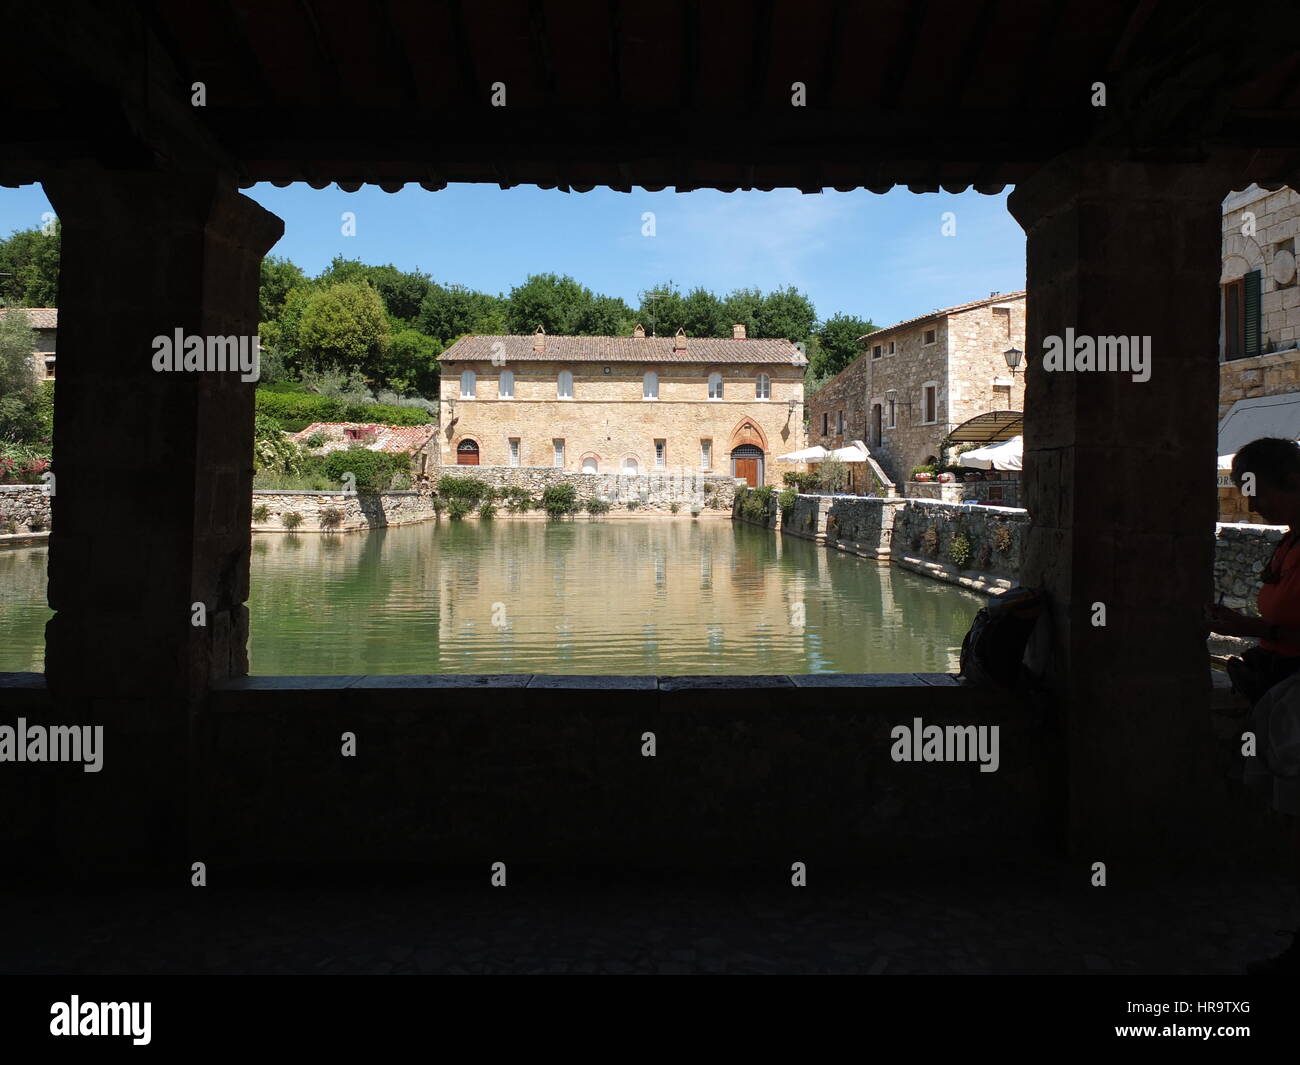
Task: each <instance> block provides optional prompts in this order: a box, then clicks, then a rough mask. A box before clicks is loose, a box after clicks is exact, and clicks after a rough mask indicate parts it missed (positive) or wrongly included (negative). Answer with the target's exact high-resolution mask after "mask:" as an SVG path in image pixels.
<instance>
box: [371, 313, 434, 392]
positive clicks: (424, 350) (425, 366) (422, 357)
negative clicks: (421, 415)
mask: <svg viewBox="0 0 1300 1065" xmlns="http://www.w3.org/2000/svg"><path fill="white" fill-rule="evenodd" d="M442 350H443V349H442V344H441V342H440V341H437V340H434V339H433V338H432V337H427V336H425V335H424V334H423V333H421V332H419V331H418V330H415V329H403V330H401V331H400V332H397V333H394V334H393V339H392V341H391V342H390V343H389V345H388V353H387V355H386V356H385V357H384V364H383V383H384V384H386V385H387V386H388V387H389V388H392V389H394V390H395V391H398V392H401V393H403V394H404V395H420V396H436V395H437V394H438V356H439V355H441V354H442Z"/></svg>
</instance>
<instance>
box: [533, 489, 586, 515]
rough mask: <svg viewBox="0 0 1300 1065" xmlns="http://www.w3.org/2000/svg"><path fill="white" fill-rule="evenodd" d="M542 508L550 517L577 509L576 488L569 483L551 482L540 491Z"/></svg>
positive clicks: (573, 511) (571, 512)
mask: <svg viewBox="0 0 1300 1065" xmlns="http://www.w3.org/2000/svg"><path fill="white" fill-rule="evenodd" d="M542 509H543V510H544V511H546V513H547V514H549V515H550V516H551V517H552V518H562V517H564V516H565V515H566V514H576V513H577V511H578V490H577V489H576V488H574V487H573V485H571V484H553V485H551V486H550V487H549V488H547V489H546V490H545V491H544V492H543V493H542Z"/></svg>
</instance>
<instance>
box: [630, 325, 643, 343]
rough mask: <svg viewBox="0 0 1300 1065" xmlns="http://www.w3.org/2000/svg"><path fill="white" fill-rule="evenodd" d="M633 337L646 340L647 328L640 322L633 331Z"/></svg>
mask: <svg viewBox="0 0 1300 1065" xmlns="http://www.w3.org/2000/svg"><path fill="white" fill-rule="evenodd" d="M632 335H633V336H634V337H636V338H637V339H638V340H644V339H645V326H643V325H642V324H641V323H640V322H637V324H636V328H635V329H633V330H632Z"/></svg>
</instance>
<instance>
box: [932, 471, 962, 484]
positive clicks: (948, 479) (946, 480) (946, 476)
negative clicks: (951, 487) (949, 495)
mask: <svg viewBox="0 0 1300 1065" xmlns="http://www.w3.org/2000/svg"><path fill="white" fill-rule="evenodd" d="M956 479H957V478H956V477H955V476H954V475H953V474H951V473H948V472H946V471H945V472H944V473H941V474H939V476H938V477H937V478H935V480H937V481H939V482H940V483H941V484H952V482H953V481H955V480H956Z"/></svg>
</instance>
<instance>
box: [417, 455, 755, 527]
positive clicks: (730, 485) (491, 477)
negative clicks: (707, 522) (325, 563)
mask: <svg viewBox="0 0 1300 1065" xmlns="http://www.w3.org/2000/svg"><path fill="white" fill-rule="evenodd" d="M438 472H439V474H440V475H441V476H450V477H477V478H478V479H479V480H481V481H486V482H487V483H488V484H490V485H491V486H492V487H493V488H524V489H527V490H528V491H529V492H531V493H532V494H533V496H534V497H535V498H538V499H540V498H541V495H542V492H543V491H545V490H546V489H547V488H549V487H551V486H552V485H557V484H571V485H573V486H574V488H576V489H577V493H578V504H579V506H582V505H583V504H584V503H586V501H587V500H588V499H591V498H592V497H596V498H600V499H607V500H608V501H609V502H610V503H611V505H612V509H611V511H610V513H611V514H616V513H620V512H622V511H626V510H628V506H627V504H628V503H629V502H632V501H635V502H636V504H637V506H636V508H635V511H636V512H637V513H641V514H644V513H664V514H670V513H672V512H673V510H672V505H673V504H674V503H676V504H678V512H679V513H682V514H689V513H690V511H691V504H692V503H693V502H696V501H698V502H700V503H701V504H702V510H701V512H702V513H705V514H723V515H725V514H726V513H728V512H729V511H731V509H732V500H733V497H734V495H735V491H736V482H735V480H734V479H733V478H731V477H728V476H723V475H720V474H702V473H699V472H698V471H696V470H689V469H687V470H666V471H664V472H663V473H642V474H635V475H631V474H618V473H576V472H574V471H572V470H560V469H556V468H555V467H554V466H447V467H445V468H443V469H442V470H440V471H438ZM500 513H501V511H500V509H498V515H499V514H500Z"/></svg>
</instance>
